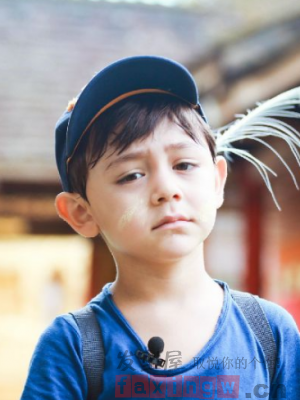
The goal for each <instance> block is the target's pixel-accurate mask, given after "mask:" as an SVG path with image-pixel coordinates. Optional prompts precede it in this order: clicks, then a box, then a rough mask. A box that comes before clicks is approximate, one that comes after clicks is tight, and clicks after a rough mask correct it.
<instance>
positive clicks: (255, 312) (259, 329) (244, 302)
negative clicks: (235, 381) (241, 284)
mask: <svg viewBox="0 0 300 400" xmlns="http://www.w3.org/2000/svg"><path fill="white" fill-rule="evenodd" d="M230 292H231V296H232V298H233V299H234V300H235V302H236V303H237V305H238V306H239V307H240V309H241V310H242V312H243V314H244V316H245V318H246V320H247V322H248V324H249V325H250V328H251V329H252V331H253V332H254V334H255V335H256V337H257V339H258V341H259V343H260V345H261V347H262V349H263V352H264V355H265V359H266V361H267V368H268V370H269V377H270V383H272V380H273V377H274V373H275V365H276V359H277V346H276V342H275V339H274V335H273V332H272V329H271V326H270V324H269V321H268V319H267V317H266V314H265V312H264V310H263V308H262V306H261V305H260V304H259V301H258V296H253V295H252V294H250V293H246V292H239V291H237V290H232V289H230Z"/></svg>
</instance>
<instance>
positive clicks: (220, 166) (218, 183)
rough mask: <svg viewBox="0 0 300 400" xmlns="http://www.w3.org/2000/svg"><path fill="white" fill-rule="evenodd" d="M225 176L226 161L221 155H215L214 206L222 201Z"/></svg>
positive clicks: (219, 204) (218, 205) (219, 205)
mask: <svg viewBox="0 0 300 400" xmlns="http://www.w3.org/2000/svg"><path fill="white" fill-rule="evenodd" d="M226 178H227V162H226V160H225V158H224V157H223V156H217V158H216V163H215V188H216V206H217V208H220V207H221V205H222V204H223V202H224V187H225V182H226Z"/></svg>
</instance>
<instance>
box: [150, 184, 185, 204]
mask: <svg viewBox="0 0 300 400" xmlns="http://www.w3.org/2000/svg"><path fill="white" fill-rule="evenodd" d="M181 199H182V192H181V190H180V189H179V188H178V185H176V184H175V182H171V181H168V180H164V182H161V183H160V184H157V185H156V188H155V190H153V192H152V195H151V201H152V204H154V205H158V204H161V203H164V202H168V201H172V200H175V201H179V200H181Z"/></svg>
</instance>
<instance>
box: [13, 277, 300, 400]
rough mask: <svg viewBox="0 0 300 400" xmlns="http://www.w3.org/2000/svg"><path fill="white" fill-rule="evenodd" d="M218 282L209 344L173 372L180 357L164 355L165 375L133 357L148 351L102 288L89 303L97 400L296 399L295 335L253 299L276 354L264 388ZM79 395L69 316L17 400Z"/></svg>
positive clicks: (287, 318) (262, 369)
mask: <svg viewBox="0 0 300 400" xmlns="http://www.w3.org/2000/svg"><path fill="white" fill-rule="evenodd" d="M218 283H219V284H220V285H221V286H222V287H223V289H224V292H225V296H224V303H223V308H222V311H221V314H220V316H219V319H218V322H217V325H216V328H215V331H214V334H213V336H212V337H211V339H210V340H209V341H208V343H206V345H205V346H204V347H203V348H202V349H201V351H200V352H199V353H198V354H195V357H194V359H193V360H191V361H190V362H188V363H186V364H184V365H180V354H179V352H178V351H176V350H175V349H174V351H172V352H171V351H170V352H169V354H168V353H167V360H166V366H165V367H166V368H159V369H155V368H153V367H152V366H151V365H149V364H148V363H147V362H145V361H142V360H140V359H139V358H138V357H137V356H136V351H137V350H141V351H147V347H146V345H145V344H144V343H143V342H142V340H141V339H140V337H139V336H138V335H137V333H136V332H135V331H134V329H133V328H132V327H131V326H130V324H129V323H128V322H127V320H126V318H125V317H124V316H123V315H122V313H121V311H120V310H119V309H118V308H117V306H116V305H115V303H114V301H113V297H112V295H111V293H110V286H111V284H107V285H106V286H105V287H104V288H103V290H102V292H101V293H100V294H99V295H98V296H96V297H95V298H94V299H92V300H91V301H90V303H89V304H90V305H91V306H92V308H93V310H94V311H95V313H96V316H97V319H98V321H99V324H100V325H101V330H102V336H103V343H104V348H105V369H104V374H103V391H102V393H101V395H100V396H99V400H102V399H103V400H104V399H106V400H108V399H114V398H123V399H124V398H125V399H133V398H134V399H136V398H137V399H144V398H166V399H178V398H181V399H188V398H189V399H190V398H194V399H199V398H200V399H214V400H216V399H225V398H226V399H227V398H234V399H247V398H252V399H258V398H264V399H272V398H274V399H283V398H286V399H288V400H299V399H300V335H299V332H298V329H297V326H296V324H295V321H294V320H293V318H292V316H291V315H290V314H289V313H288V312H287V311H286V310H284V309H283V308H282V307H280V306H278V305H276V304H274V303H272V302H269V301H267V300H263V299H260V300H259V301H260V303H261V305H262V307H263V309H264V311H265V313H266V315H267V318H268V320H269V323H270V326H271V329H272V331H273V334H274V337H275V340H276V343H277V347H278V355H277V360H274V362H275V363H276V370H275V375H274V379H273V382H272V384H270V382H269V374H268V370H267V368H266V363H265V359H264V353H263V351H262V348H261V346H260V343H259V342H258V340H257V338H256V336H255V335H254V333H253V331H252V330H251V328H250V327H249V326H248V323H247V321H246V320H245V317H244V315H243V313H242V312H241V310H240V308H239V307H238V306H237V304H236V303H235V302H234V300H233V299H232V297H231V295H230V292H229V288H228V285H227V284H226V283H224V282H220V281H218ZM178 324H180V316H178ZM174 330H176V326H175V327H174ZM187 340H188V338H187ZM86 395H87V382H86V377H85V373H84V370H83V365H82V345H81V337H80V333H79V330H78V327H77V324H76V322H75V320H74V319H73V317H72V316H71V315H70V314H65V315H61V316H59V317H57V318H56V319H55V320H54V321H53V323H52V324H51V325H50V326H49V327H48V328H47V329H46V330H45V332H44V333H43V334H42V336H41V337H40V340H39V342H38V344H37V346H36V349H35V351H34V354H33V356H32V359H31V363H30V370H29V375H28V378H27V381H26V385H25V388H24V391H23V394H22V398H21V400H41V399H43V400H44V399H45V400H46V399H49V400H50V399H51V400H53V399H56V400H67V399H72V400H83V399H86Z"/></svg>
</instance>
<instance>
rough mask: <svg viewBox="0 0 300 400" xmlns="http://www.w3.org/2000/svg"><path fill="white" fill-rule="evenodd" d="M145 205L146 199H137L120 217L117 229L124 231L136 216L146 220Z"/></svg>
mask: <svg viewBox="0 0 300 400" xmlns="http://www.w3.org/2000/svg"><path fill="white" fill-rule="evenodd" d="M144 206H145V200H144V199H138V200H136V201H135V202H134V203H133V204H132V205H131V206H130V207H128V208H127V209H126V210H125V211H124V212H123V213H122V215H121V217H120V218H119V221H118V224H117V229H118V230H119V231H122V230H123V229H125V228H126V227H127V226H128V224H130V223H131V222H132V220H133V219H134V218H139V219H142V220H145V218H143V210H144Z"/></svg>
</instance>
